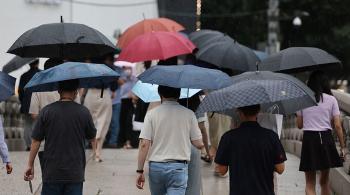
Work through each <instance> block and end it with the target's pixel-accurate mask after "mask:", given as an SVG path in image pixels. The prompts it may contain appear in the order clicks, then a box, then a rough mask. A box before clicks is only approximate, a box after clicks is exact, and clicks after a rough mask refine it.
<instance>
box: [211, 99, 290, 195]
mask: <svg viewBox="0 0 350 195" xmlns="http://www.w3.org/2000/svg"><path fill="white" fill-rule="evenodd" d="M237 111H238V114H239V117H240V120H241V121H242V123H241V125H240V126H239V127H238V128H237V129H232V130H230V131H228V132H226V133H225V134H224V135H223V136H222V138H221V140H220V144H219V147H218V150H217V153H216V158H215V163H216V166H215V169H216V171H217V172H218V173H220V174H221V175H225V174H226V173H227V171H228V169H229V170H230V195H257V194H258V195H274V194H275V193H274V185H273V175H274V174H273V173H274V172H277V173H279V174H282V173H283V171H284V161H286V160H287V158H286V154H285V152H284V149H283V147H282V144H281V142H280V140H279V138H278V135H277V134H276V133H275V132H273V131H272V130H269V129H265V128H262V127H261V126H260V125H259V124H258V123H257V115H258V113H259V111H260V105H253V106H246V107H241V108H237Z"/></svg>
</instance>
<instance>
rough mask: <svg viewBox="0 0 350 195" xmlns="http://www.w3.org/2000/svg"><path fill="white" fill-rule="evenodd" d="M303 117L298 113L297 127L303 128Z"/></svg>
mask: <svg viewBox="0 0 350 195" xmlns="http://www.w3.org/2000/svg"><path fill="white" fill-rule="evenodd" d="M303 126H304V125H303V117H302V116H300V115H297V127H298V129H302V128H303Z"/></svg>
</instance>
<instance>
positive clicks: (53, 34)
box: [7, 22, 117, 59]
mask: <svg viewBox="0 0 350 195" xmlns="http://www.w3.org/2000/svg"><path fill="white" fill-rule="evenodd" d="M116 50H117V48H116V46H114V44H113V43H111V42H110V41H109V40H108V38H106V37H105V36H104V35H103V34H102V33H100V32H99V31H97V30H96V29H93V28H91V27H88V26H86V25H84V24H76V23H63V22H61V23H52V24H44V25H41V26H38V27H36V28H33V29H30V30H28V31H27V32H25V33H23V34H22V35H21V36H20V37H19V38H18V39H17V40H16V42H15V43H14V44H13V45H12V46H11V47H10V49H9V50H8V51H7V52H8V53H12V54H15V55H18V56H21V57H47V58H61V59H81V58H88V57H97V56H103V55H105V54H107V53H111V52H116Z"/></svg>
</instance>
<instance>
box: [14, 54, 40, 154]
mask: <svg viewBox="0 0 350 195" xmlns="http://www.w3.org/2000/svg"><path fill="white" fill-rule="evenodd" d="M29 66H30V69H29V70H28V71H27V72H25V73H23V74H22V75H21V77H20V80H19V86H18V97H19V101H20V102H21V113H22V115H23V119H24V141H25V143H26V146H27V150H29V147H30V144H31V138H30V136H31V133H32V126H33V119H32V118H31V116H30V115H29V114H28V111H29V106H30V99H31V97H32V93H31V92H30V91H28V90H26V91H25V90H24V86H25V85H26V84H27V83H28V82H29V81H30V79H31V78H32V77H33V76H34V75H35V74H36V73H37V72H39V71H40V70H39V68H38V67H39V60H38V59H36V60H34V61H33V62H31V63H29Z"/></svg>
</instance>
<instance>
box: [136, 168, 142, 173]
mask: <svg viewBox="0 0 350 195" xmlns="http://www.w3.org/2000/svg"><path fill="white" fill-rule="evenodd" d="M143 172H144V171H143V169H141V170H136V173H143Z"/></svg>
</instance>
